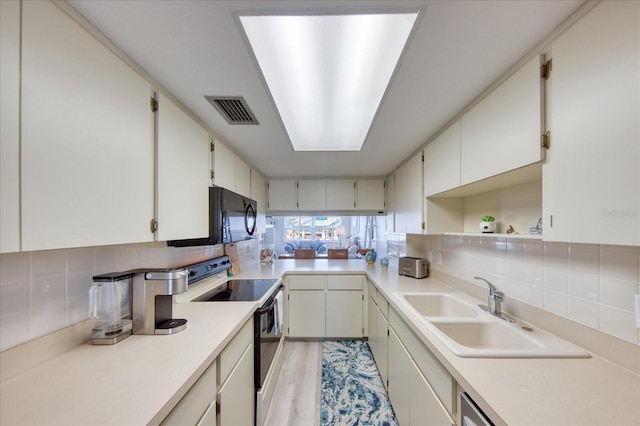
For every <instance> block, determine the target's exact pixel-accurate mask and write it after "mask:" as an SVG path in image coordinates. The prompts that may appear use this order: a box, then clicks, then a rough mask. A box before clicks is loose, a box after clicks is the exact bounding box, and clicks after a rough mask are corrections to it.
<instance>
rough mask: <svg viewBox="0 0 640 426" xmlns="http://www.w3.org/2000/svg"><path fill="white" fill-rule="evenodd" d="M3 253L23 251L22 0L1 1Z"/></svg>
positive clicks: (0, 237) (0, 208) (0, 215)
mask: <svg viewBox="0 0 640 426" xmlns="http://www.w3.org/2000/svg"><path fill="white" fill-rule="evenodd" d="M0 31H1V34H0V43H1V44H0V63H1V64H2V72H1V73H0V150H1V151H2V155H0V253H9V252H16V251H20V127H19V123H20V1H18V0H8V1H4V0H3V1H1V2H0Z"/></svg>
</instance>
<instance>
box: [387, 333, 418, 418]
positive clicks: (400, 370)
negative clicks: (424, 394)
mask: <svg viewBox="0 0 640 426" xmlns="http://www.w3.org/2000/svg"><path fill="white" fill-rule="evenodd" d="M387 350H388V355H389V359H388V360H387V361H388V363H389V368H388V375H389V385H388V386H387V393H388V394H389V400H391V405H393V411H394V412H395V413H396V419H397V420H398V423H399V424H401V425H408V424H409V418H410V416H411V394H412V390H413V389H411V386H410V385H409V384H410V383H411V379H412V377H411V376H412V375H414V374H415V371H414V369H413V361H411V356H410V355H409V353H408V352H407V350H406V349H405V348H404V346H402V343H401V342H400V339H399V338H398V335H397V334H396V333H395V332H394V331H393V330H389V342H388V348H387Z"/></svg>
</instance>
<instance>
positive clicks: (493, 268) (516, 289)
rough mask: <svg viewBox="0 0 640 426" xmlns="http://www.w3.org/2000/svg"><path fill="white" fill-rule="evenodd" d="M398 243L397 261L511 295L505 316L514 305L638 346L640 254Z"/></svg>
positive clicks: (436, 238)
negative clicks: (408, 259)
mask: <svg viewBox="0 0 640 426" xmlns="http://www.w3.org/2000/svg"><path fill="white" fill-rule="evenodd" d="M395 240H396V241H398V244H394V246H393V247H392V250H393V251H394V252H395V253H401V255H404V253H406V255H408V256H419V257H427V258H428V259H429V263H430V267H431V268H432V269H435V270H438V271H440V272H443V273H446V274H449V275H451V276H454V277H456V278H459V279H462V280H465V281H468V282H471V283H474V284H476V285H478V286H480V287H484V283H482V282H480V281H478V280H475V279H474V278H473V277H474V276H481V277H483V278H486V279H488V280H489V281H491V282H492V283H493V284H494V285H495V286H496V287H498V288H499V289H500V290H501V291H503V292H504V293H505V295H506V300H505V305H504V306H505V310H506V311H508V310H509V307H508V306H509V299H510V298H511V299H516V300H519V301H521V302H524V303H527V304H529V305H532V306H535V307H537V308H541V309H543V310H545V311H548V312H551V313H553V314H556V315H559V316H561V317H564V318H567V319H569V320H572V321H575V322H578V323H581V324H583V325H586V326H588V327H591V328H594V329H597V330H600V331H602V332H604V333H607V334H609V335H612V336H615V337H618V338H620V339H623V340H626V341H628V342H631V343H634V344H636V345H640V330H638V328H636V323H635V311H634V306H633V300H634V295H636V294H640V278H639V277H640V248H639V247H634V246H609V245H591V244H573V243H557V242H544V241H542V240H540V239H531V238H526V237H522V238H518V237H509V238H506V237H493V236H482V235H477V236H476V235H413V234H407V236H406V246H405V247H402V242H404V241H402V239H401V238H398V237H396V238H395ZM438 257H441V259H442V262H441V264H438Z"/></svg>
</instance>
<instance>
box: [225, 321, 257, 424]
mask: <svg viewBox="0 0 640 426" xmlns="http://www.w3.org/2000/svg"><path fill="white" fill-rule="evenodd" d="M218 377H219V383H220V384H219V388H218V389H219V390H218V397H217V400H218V405H219V407H220V408H219V413H218V424H219V425H222V426H236V425H239V426H241V425H252V424H254V421H255V420H254V404H255V397H256V395H255V389H254V383H253V319H250V320H249V321H247V322H246V323H245V325H244V326H243V327H242V328H241V329H240V331H239V332H238V333H237V334H236V336H235V337H234V338H233V340H231V342H229V344H228V345H227V346H226V347H225V348H224V349H223V351H222V353H221V354H220V357H219V359H218Z"/></svg>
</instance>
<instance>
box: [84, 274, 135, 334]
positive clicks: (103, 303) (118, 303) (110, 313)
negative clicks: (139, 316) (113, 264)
mask: <svg viewBox="0 0 640 426" xmlns="http://www.w3.org/2000/svg"><path fill="white" fill-rule="evenodd" d="M133 275H134V274H133V273H132V272H112V273H108V274H103V275H96V276H95V277H93V285H92V286H91V288H90V289H89V317H90V318H91V319H92V320H93V330H92V332H91V343H93V344H94V345H113V344H116V343H118V342H120V341H121V340H123V339H126V338H127V337H129V336H130V335H131V334H132V331H133V318H132V309H131V301H132V291H133Z"/></svg>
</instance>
